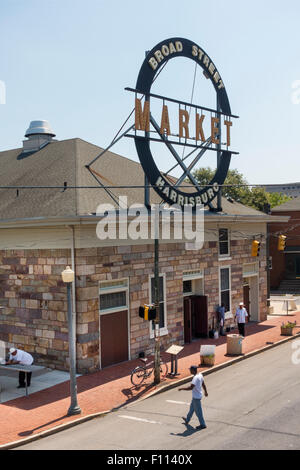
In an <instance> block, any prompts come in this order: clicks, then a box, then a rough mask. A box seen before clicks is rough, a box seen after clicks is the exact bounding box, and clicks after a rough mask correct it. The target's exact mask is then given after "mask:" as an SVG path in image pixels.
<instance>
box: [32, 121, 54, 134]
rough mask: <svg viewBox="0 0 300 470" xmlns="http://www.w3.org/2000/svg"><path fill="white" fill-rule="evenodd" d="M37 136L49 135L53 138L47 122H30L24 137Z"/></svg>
mask: <svg viewBox="0 0 300 470" xmlns="http://www.w3.org/2000/svg"><path fill="white" fill-rule="evenodd" d="M37 134H43V135H50V136H51V137H55V134H54V132H53V130H52V129H51V127H50V124H49V122H48V121H31V123H30V125H29V128H28V129H27V131H26V134H25V137H29V136H30V135H37Z"/></svg>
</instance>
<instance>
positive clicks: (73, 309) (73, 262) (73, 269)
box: [68, 225, 77, 368]
mask: <svg viewBox="0 0 300 470" xmlns="http://www.w3.org/2000/svg"><path fill="white" fill-rule="evenodd" d="M68 229H69V230H71V264H72V271H74V273H75V276H74V281H73V282H72V317H73V326H74V331H75V352H76V346H77V312H76V270H75V229H74V225H68ZM76 368H77V363H76Z"/></svg>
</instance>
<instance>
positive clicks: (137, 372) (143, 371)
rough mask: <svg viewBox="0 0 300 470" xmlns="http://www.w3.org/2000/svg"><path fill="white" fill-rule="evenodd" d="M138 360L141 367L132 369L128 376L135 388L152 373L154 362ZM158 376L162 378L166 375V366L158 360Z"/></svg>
mask: <svg viewBox="0 0 300 470" xmlns="http://www.w3.org/2000/svg"><path fill="white" fill-rule="evenodd" d="M140 360H141V362H142V363H143V365H141V366H137V367H136V368H135V369H133V371H132V372H131V376H130V380H131V383H132V385H135V386H137V385H141V384H142V383H143V382H144V380H146V379H147V378H148V377H150V375H151V374H152V372H153V371H154V361H151V362H148V359H144V358H140ZM160 375H161V377H162V378H164V377H166V376H167V375H168V366H167V364H166V363H165V362H164V361H163V360H162V359H161V360H160Z"/></svg>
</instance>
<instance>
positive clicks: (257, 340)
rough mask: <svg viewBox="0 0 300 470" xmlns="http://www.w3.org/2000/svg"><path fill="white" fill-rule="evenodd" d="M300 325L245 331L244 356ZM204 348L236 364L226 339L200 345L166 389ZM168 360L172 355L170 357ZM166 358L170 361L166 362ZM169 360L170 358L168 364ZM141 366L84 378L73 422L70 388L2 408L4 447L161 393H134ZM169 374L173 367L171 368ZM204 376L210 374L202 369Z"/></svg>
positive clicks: (187, 351) (298, 317)
mask: <svg viewBox="0 0 300 470" xmlns="http://www.w3.org/2000/svg"><path fill="white" fill-rule="evenodd" d="M287 319H288V320H290V321H297V325H299V329H296V333H300V312H297V313H295V314H291V315H289V317H286V316H284V317H278V316H274V317H272V319H271V320H268V321H265V322H263V323H260V324H249V325H247V326H246V338H245V340H244V342H243V353H244V354H248V353H250V352H252V351H256V350H260V349H262V348H264V347H266V346H267V345H268V344H270V343H276V342H279V341H281V340H283V339H284V337H283V336H281V335H280V326H281V324H282V322H283V321H285V322H286V321H287ZM202 344H215V345H216V346H217V347H216V363H215V364H216V365H219V364H222V363H226V362H228V361H231V360H232V357H227V356H226V338H225V337H222V338H219V339H218V340H199V341H195V342H193V343H192V344H189V345H186V346H185V347H184V350H183V351H182V352H181V353H180V354H179V358H178V372H179V375H178V376H177V377H176V379H172V378H168V379H166V380H164V382H162V384H161V385H168V384H169V383H172V382H174V381H175V382H176V381H177V380H180V379H184V378H187V377H189V375H190V373H189V367H190V365H192V364H196V365H198V364H199V362H200V356H199V350H200V346H201V345H202ZM166 356H168V355H166ZM165 358H166V357H165ZM166 359H168V360H169V356H168V358H166ZM138 363H139V361H138V360H134V361H128V362H126V363H123V364H120V365H117V366H112V367H108V368H106V369H104V370H101V371H99V372H96V373H94V374H91V375H86V376H82V377H79V378H78V380H77V385H78V402H79V405H80V407H81V410H82V414H81V415H80V416H78V415H77V416H73V417H68V416H66V413H67V410H68V408H69V405H70V398H69V382H65V383H63V384H59V385H55V386H53V387H51V388H48V389H46V390H43V391H41V392H37V393H33V394H32V395H29V397H22V398H18V399H16V400H11V401H9V402H5V403H3V404H1V405H0V429H1V435H0V445H4V444H8V443H10V442H14V441H18V440H22V439H26V438H28V437H31V436H34V435H36V434H39V433H41V432H44V431H46V430H49V429H52V428H55V427H57V426H60V425H63V424H66V423H69V422H71V421H75V420H78V418H82V417H86V416H89V415H92V414H95V413H101V412H105V411H110V410H112V409H114V408H117V407H120V406H122V405H126V404H128V403H130V402H131V401H134V400H136V399H138V398H141V397H145V396H147V395H148V394H149V393H151V392H153V391H155V390H156V387H155V386H154V385H152V384H151V381H152V380H153V378H152V377H150V378H149V379H148V382H147V383H146V384H145V385H142V387H140V388H139V389H135V388H134V387H133V386H132V384H131V382H130V372H131V370H132V369H133V368H134V367H135V366H136V365H137V364H138ZM169 369H170V367H169ZM202 370H205V369H204V368H202Z"/></svg>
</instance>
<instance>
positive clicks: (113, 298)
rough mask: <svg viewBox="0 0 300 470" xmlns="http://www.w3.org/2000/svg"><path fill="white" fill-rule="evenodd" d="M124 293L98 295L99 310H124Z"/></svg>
mask: <svg viewBox="0 0 300 470" xmlns="http://www.w3.org/2000/svg"><path fill="white" fill-rule="evenodd" d="M126 303H127V302H126V292H114V293H111V294H101V295H100V305H101V310H108V309H109V308H117V307H125V308H126Z"/></svg>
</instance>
